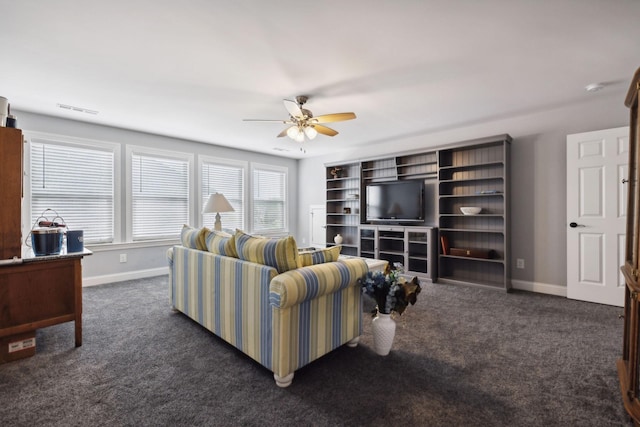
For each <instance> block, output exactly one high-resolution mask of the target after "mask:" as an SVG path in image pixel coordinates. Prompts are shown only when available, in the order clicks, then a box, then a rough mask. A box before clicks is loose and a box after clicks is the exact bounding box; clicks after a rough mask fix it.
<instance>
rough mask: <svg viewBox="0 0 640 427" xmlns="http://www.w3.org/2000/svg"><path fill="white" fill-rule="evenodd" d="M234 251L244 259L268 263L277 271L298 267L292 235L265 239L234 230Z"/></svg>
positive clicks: (281, 271)
mask: <svg viewBox="0 0 640 427" xmlns="http://www.w3.org/2000/svg"><path fill="white" fill-rule="evenodd" d="M235 237H236V252H237V253H238V258H240V259H241V260H244V261H250V262H255V263H257V264H263V265H268V266H270V267H273V268H275V269H276V270H278V273H284V272H285V271H289V270H293V269H295V268H298V247H297V245H296V240H295V239H294V238H293V236H287V237H283V238H281V239H266V238H264V237H256V236H252V235H250V234H246V233H245V232H243V231H241V230H236V235H235Z"/></svg>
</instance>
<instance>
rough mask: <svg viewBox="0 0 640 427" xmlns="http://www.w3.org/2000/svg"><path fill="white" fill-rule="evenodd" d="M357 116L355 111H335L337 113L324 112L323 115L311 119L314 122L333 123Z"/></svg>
mask: <svg viewBox="0 0 640 427" xmlns="http://www.w3.org/2000/svg"><path fill="white" fill-rule="evenodd" d="M355 118H356V114H355V113H335V114H324V115H322V116H317V117H314V118H312V119H311V121H312V122H313V123H331V122H342V121H344V120H353V119H355Z"/></svg>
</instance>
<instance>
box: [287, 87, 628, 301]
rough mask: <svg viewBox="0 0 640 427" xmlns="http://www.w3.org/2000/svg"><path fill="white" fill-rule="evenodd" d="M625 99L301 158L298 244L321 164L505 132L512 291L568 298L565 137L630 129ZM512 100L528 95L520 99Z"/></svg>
mask: <svg viewBox="0 0 640 427" xmlns="http://www.w3.org/2000/svg"><path fill="white" fill-rule="evenodd" d="M625 95H626V88H619V89H618V90H616V91H611V92H610V93H606V94H605V93H598V94H597V96H594V97H592V98H585V99H584V101H583V102H580V103H575V104H572V105H566V106H558V107H556V108H550V109H547V110H544V111H538V112H531V113H527V114H522V115H519V116H514V117H510V118H502V119H499V120H493V121H487V122H484V123H475V124H469V125H461V126H460V127H456V128H451V129H446V130H441V131H438V132H433V133H428V134H424V135H412V136H408V137H402V136H399V137H398V138H397V139H393V140H388V141H382V142H377V143H375V144H370V145H363V146H360V147H357V148H355V149H352V150H349V151H345V152H340V153H335V154H333V155H331V156H324V157H315V158H310V159H304V160H302V161H300V165H299V167H300V170H301V171H304V174H301V175H300V188H301V189H304V191H301V193H300V195H299V198H298V202H299V205H298V208H299V212H300V216H299V220H298V221H299V227H298V233H299V234H298V236H299V238H303V237H306V236H308V234H309V230H308V214H307V212H308V209H309V206H310V205H313V204H323V203H325V188H324V177H325V173H324V164H325V163H332V162H336V161H345V160H357V159H363V158H368V157H373V156H378V155H386V154H391V153H396V152H398V151H402V150H414V149H420V148H431V147H437V146H439V145H443V144H449V143H454V142H459V141H464V140H469V139H475V138H481V137H485V136H491V135H497V134H504V133H508V134H509V135H511V137H512V138H513V143H512V147H511V161H512V174H511V179H512V181H511V182H512V187H511V191H512V194H511V201H512V202H511V214H512V223H511V248H512V251H511V253H512V255H511V259H512V261H513V264H514V265H512V278H513V280H514V286H516V287H517V288H521V289H528V290H536V291H541V292H546V293H554V294H559V295H566V227H567V225H566V194H567V189H566V136H567V135H568V134H572V133H579V132H588V131H593V130H598V129H607V128H613V127H619V126H628V124H629V111H628V109H627V108H626V107H625V106H624V98H625ZM514 96H526V93H525V92H523V93H521V94H514ZM517 258H523V259H524V260H525V267H526V268H525V269H516V268H515V262H516V259H517Z"/></svg>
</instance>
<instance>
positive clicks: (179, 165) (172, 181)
mask: <svg viewBox="0 0 640 427" xmlns="http://www.w3.org/2000/svg"><path fill="white" fill-rule="evenodd" d="M127 150H128V153H129V155H128V158H129V159H130V162H131V167H130V173H131V179H130V183H131V188H130V203H131V227H130V230H131V240H133V241H140V240H151V239H165V238H176V237H177V236H179V235H180V230H181V229H182V226H183V225H184V224H189V223H190V221H189V188H190V185H189V170H190V165H191V163H192V157H191V156H190V155H184V154H180V153H170V152H160V151H158V150H149V149H143V148H131V147H127Z"/></svg>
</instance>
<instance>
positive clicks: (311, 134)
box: [304, 126, 318, 139]
mask: <svg viewBox="0 0 640 427" xmlns="http://www.w3.org/2000/svg"><path fill="white" fill-rule="evenodd" d="M304 134H305V135H307V138H309V139H313V138H315V137H316V136H318V131H317V130H315V128H314V127H313V126H307V127H305V128H304Z"/></svg>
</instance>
